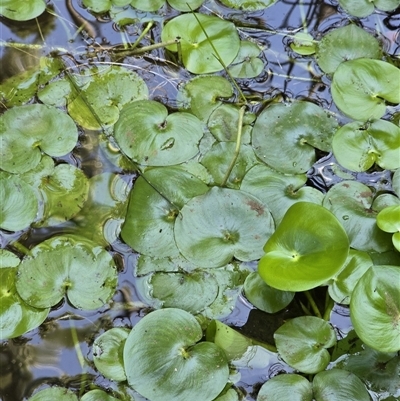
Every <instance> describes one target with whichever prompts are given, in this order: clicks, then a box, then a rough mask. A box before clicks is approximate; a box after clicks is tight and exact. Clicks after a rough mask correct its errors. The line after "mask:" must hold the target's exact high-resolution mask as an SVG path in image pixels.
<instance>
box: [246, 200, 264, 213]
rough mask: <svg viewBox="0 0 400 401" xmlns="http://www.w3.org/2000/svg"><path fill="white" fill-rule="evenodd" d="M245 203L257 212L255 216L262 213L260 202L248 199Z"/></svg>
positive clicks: (262, 208)
mask: <svg viewBox="0 0 400 401" xmlns="http://www.w3.org/2000/svg"><path fill="white" fill-rule="evenodd" d="M246 203H247V204H248V205H249V206H250V209H251V210H254V211H256V212H257V216H261V215H263V214H264V206H263V205H262V204H261V203H259V202H257V201H254V200H248V201H247V202H246Z"/></svg>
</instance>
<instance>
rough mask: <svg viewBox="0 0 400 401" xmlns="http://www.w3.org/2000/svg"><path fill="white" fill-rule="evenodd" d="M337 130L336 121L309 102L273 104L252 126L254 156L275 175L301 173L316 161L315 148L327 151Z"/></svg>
mask: <svg viewBox="0 0 400 401" xmlns="http://www.w3.org/2000/svg"><path fill="white" fill-rule="evenodd" d="M266 127H268V129H266ZM336 127H337V122H336V120H335V119H334V118H332V117H330V116H329V115H328V114H327V113H326V112H325V110H324V109H322V108H321V107H319V106H317V105H315V104H313V103H311V102H306V101H296V102H293V103H291V104H288V105H286V104H282V103H275V104H272V105H271V106H269V107H268V108H266V109H264V110H263V111H262V112H261V114H260V115H259V116H258V118H257V120H256V122H255V124H254V128H253V134H252V135H253V147H254V152H255V153H256V155H257V156H258V157H259V158H260V159H261V160H262V161H263V162H264V163H266V164H268V165H269V166H271V167H273V168H274V169H276V170H278V171H281V172H283V173H289V174H299V173H304V172H306V171H307V170H308V169H309V168H310V167H311V166H312V164H313V163H314V162H315V160H316V157H315V148H317V149H320V150H323V151H326V152H329V151H330V149H331V137H332V136H333V133H334V132H335V130H336Z"/></svg>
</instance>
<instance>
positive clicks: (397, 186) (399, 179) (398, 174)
mask: <svg viewBox="0 0 400 401" xmlns="http://www.w3.org/2000/svg"><path fill="white" fill-rule="evenodd" d="M392 186H393V190H394V192H395V193H396V195H397V196H398V197H400V168H398V169H396V171H395V172H394V174H393V177H392Z"/></svg>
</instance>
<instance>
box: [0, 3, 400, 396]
mask: <svg viewBox="0 0 400 401" xmlns="http://www.w3.org/2000/svg"><path fill="white" fill-rule="evenodd" d="M49 3H50V4H49V8H50V9H51V10H52V11H51V13H45V14H44V15H42V16H41V17H40V18H38V24H36V22H34V21H29V22H23V23H17V22H13V21H9V20H6V19H4V18H2V19H0V23H1V38H2V40H3V41H15V42H23V43H30V44H40V45H42V44H43V43H44V42H43V39H44V40H45V44H46V46H45V47H44V48H43V49H39V50H35V51H31V50H29V51H28V50H23V51H21V50H17V49H13V48H10V47H0V57H1V59H0V60H1V71H0V79H1V80H4V79H6V78H8V77H10V76H13V75H14V74H16V73H18V72H21V71H24V70H26V69H28V68H29V67H30V66H31V65H33V64H34V63H36V62H37V57H38V56H40V55H43V54H48V53H49V49H52V50H53V51H58V50H56V48H60V47H62V48H64V49H65V50H66V52H65V55H64V60H66V61H67V62H68V63H69V65H73V66H77V67H84V66H86V65H87V64H88V62H91V63H92V62H97V63H109V62H111V61H114V60H113V57H112V56H111V54H110V52H109V48H110V46H113V45H116V44H119V43H121V32H120V31H119V30H118V27H116V26H115V25H114V24H113V22H112V21H108V20H107V19H106V18H103V19H101V18H98V19H96V18H95V17H93V16H92V15H91V14H89V13H87V12H86V11H85V10H84V9H83V8H81V7H80V5H79V3H78V2H77V1H72V5H73V7H74V8H75V9H76V10H77V11H78V12H79V14H81V15H82V17H83V18H86V19H87V20H88V21H89V22H90V24H91V26H92V29H93V30H95V32H96V38H95V39H92V38H90V37H87V36H86V37H85V36H84V35H82V34H79V35H77V36H74V31H75V29H74V28H73V25H72V22H73V19H72V16H71V14H70V13H69V12H68V10H67V8H66V5H65V2H64V1H53V2H49ZM201 11H203V12H205V13H210V12H212V13H215V14H217V15H222V16H224V18H225V19H230V20H232V21H234V22H235V23H236V25H237V26H238V27H239V33H240V35H241V37H242V38H245V37H250V38H253V39H255V40H256V41H257V43H258V44H260V45H262V46H263V47H264V49H265V50H264V51H263V54H262V59H263V60H264V62H265V72H264V73H262V74H261V75H260V76H259V77H257V78H255V79H247V80H238V82H239V84H240V86H241V87H242V89H243V90H244V91H245V93H246V94H252V95H254V96H256V97H257V98H258V99H260V100H265V101H268V100H270V99H273V98H275V97H276V96H282V97H284V98H295V99H308V100H312V101H313V102H315V103H317V104H319V105H321V106H324V107H328V108H329V109H330V110H331V111H332V112H336V108H335V106H334V105H333V104H332V99H331V97H330V93H329V86H328V85H327V83H328V82H325V80H326V78H325V77H322V78H320V71H319V69H318V66H317V65H316V64H315V62H314V61H313V57H309V58H304V57H301V56H299V55H297V54H295V53H294V52H292V51H291V50H290V48H289V46H288V42H289V40H288V37H287V36H285V34H286V33H292V34H293V33H295V32H297V31H298V30H300V29H299V28H300V27H302V26H303V24H305V25H306V26H307V27H308V30H309V32H310V33H311V34H313V35H314V36H315V37H316V38H319V37H321V36H322V35H323V34H324V32H326V31H327V30H328V29H331V28H332V27H339V26H342V25H344V24H346V23H347V22H348V16H347V15H345V14H344V13H341V12H340V10H338V6H337V3H336V2H335V1H326V2H323V1H317V0H313V1H304V2H298V1H286V0H285V1H278V2H277V3H276V4H275V5H273V6H271V7H270V8H268V9H266V10H264V11H259V12H254V13H248V14H244V13H242V12H239V11H233V10H231V9H228V8H225V7H224V6H222V5H221V4H219V3H218V2H217V1H205V3H204V5H203V7H202V8H201ZM53 13H55V14H57V15H58V17H57V16H54V15H52V14H53ZM176 14H177V12H176V11H174V10H172V9H171V8H169V7H165V8H163V10H162V12H160V13H159V21H165V20H168V19H170V18H172V17H173V16H174V15H176ZM141 16H143V17H144V16H146V13H141ZM61 17H62V18H61ZM359 23H360V25H361V26H363V27H364V28H365V29H366V30H367V31H369V32H373V33H374V34H375V35H377V36H378V37H379V38H380V39H381V40H382V42H383V46H384V49H385V50H386V51H387V52H388V53H389V54H391V55H393V56H395V55H398V54H399V49H400V34H399V31H398V28H399V27H400V13H393V14H388V13H382V12H377V13H375V14H373V15H372V16H370V17H368V18H366V19H363V20H362V21H359ZM38 26H40V30H39V29H38ZM142 29H143V25H141V24H137V25H134V26H131V27H128V32H127V34H128V38H129V40H130V41H131V42H134V41H135V40H136V39H137V37H138V35H139V34H140V32H141V31H142ZM277 32H279V33H280V34H278V33H277ZM42 35H43V37H42ZM152 40H153V41H155V42H158V41H160V25H159V24H155V26H154V28H152V29H151V30H150V32H149V35H148V36H147V37H146V38H145V39H144V40H143V42H142V43H143V44H150V43H151V41H152ZM88 53H89V54H90V57H88ZM123 62H124V63H125V64H128V65H129V66H130V67H131V68H132V69H133V70H134V71H136V72H137V73H138V74H139V75H140V76H141V77H142V78H143V79H144V80H145V81H146V83H147V85H148V87H149V91H150V98H152V99H155V100H158V101H161V102H162V103H164V104H165V105H166V106H167V107H169V108H170V109H174V108H176V100H175V99H176V93H177V88H178V87H179V85H180V84H181V83H182V82H185V81H186V80H188V79H189V78H190V77H191V74H189V73H188V72H186V71H185V70H184V69H182V68H180V67H179V66H177V65H176V64H175V63H174V61H173V59H172V58H171V55H169V54H167V53H166V52H164V50H162V49H159V50H156V51H152V52H151V54H150V55H146V56H142V57H135V58H133V57H130V58H127V59H125V60H123ZM258 104H260V103H258ZM258 104H255V105H254V111H255V112H258V111H260V106H259V105H258ZM394 111H395V110H393V111H391V113H394ZM386 117H390V112H389V113H388V115H386ZM340 122H341V123H345V122H346V119H344V118H343V119H342V120H341V121H340ZM318 158H319V160H318V162H317V163H315V165H314V166H313V168H312V169H311V170H310V171H309V172H308V174H307V176H308V183H307V184H308V185H311V186H314V187H316V188H318V189H319V190H321V191H322V192H325V191H326V190H328V189H329V188H330V187H331V186H332V185H334V184H335V183H337V182H339V181H341V180H342V178H340V177H341V176H343V173H347V174H350V175H351V176H352V178H353V179H355V180H357V181H360V182H362V183H364V184H366V185H368V186H369V187H371V188H374V189H375V190H376V191H390V190H391V175H390V172H388V171H371V172H367V173H358V174H356V173H350V172H346V171H345V170H344V169H343V168H342V167H340V166H339V165H338V164H337V163H336V161H335V159H334V157H333V156H332V155H328V154H324V153H319V154H318ZM59 161H60V162H61V161H63V162H67V163H70V164H73V165H76V166H77V167H80V168H82V169H83V171H84V172H85V173H86V174H87V176H88V177H91V176H94V175H96V174H99V173H101V172H105V171H108V172H114V173H118V174H121V175H122V176H123V177H124V180H125V181H126V183H127V184H128V185H131V184H132V182H133V181H134V179H135V177H136V176H135V175H134V173H133V171H126V170H122V169H121V168H118V167H116V166H115V165H114V164H113V163H111V162H110V161H109V160H108V159H107V157H106V156H105V154H104V152H102V148H101V141H100V139H99V137H98V135H97V134H96V133H93V132H83V131H82V132H81V133H80V138H79V144H78V146H77V148H76V149H75V150H74V151H73V152H72V154H70V155H68V156H66V157H64V158H62V159H60V160H59ZM338 171H339V172H341V174H339V175H338ZM68 230H72V231H73V230H74V226H73V224H66V225H65V226H61V227H51V228H45V229H30V230H27V231H26V232H18V233H7V232H4V231H0V246H1V247H2V248H7V247H11V243H12V242H13V241H14V240H17V239H18V240H19V242H20V243H22V244H24V245H25V246H27V247H32V246H34V245H35V244H37V243H39V242H41V241H43V240H44V239H46V238H49V237H51V236H53V235H56V234H60V233H63V232H65V231H68ZM11 249H12V247H11ZM109 250H110V251H111V252H112V254H113V255H114V257H115V260H116V261H117V264H118V266H119V268H120V275H119V285H118V289H117V292H116V294H115V296H114V297H113V299H112V302H110V303H109V304H108V305H105V306H104V307H103V308H102V309H101V310H97V311H94V312H85V311H78V310H76V309H75V308H73V307H72V306H71V305H69V304H68V303H67V302H63V303H61V304H60V305H58V306H56V307H54V308H53V309H52V311H51V312H50V315H49V317H48V319H47V320H46V322H45V323H44V324H43V325H42V326H41V327H40V328H38V329H35V330H33V331H31V332H29V333H27V334H26V335H24V336H22V337H20V338H17V339H13V340H9V341H4V342H2V343H1V344H0V400H1V401H22V400H26V399H27V398H28V397H29V396H30V395H31V394H32V392H33V391H34V390H35V389H37V388H38V387H40V386H42V385H44V384H58V385H62V386H66V387H69V388H71V389H76V390H78V391H81V390H82V389H85V388H86V389H88V388H89V386H90V385H91V384H93V383H95V384H98V385H100V386H102V387H104V388H115V387H114V386H115V384H113V383H110V382H108V381H107V380H104V378H103V377H102V376H100V375H99V374H98V373H97V372H96V371H95V370H94V369H92V368H87V367H85V368H82V367H81V365H80V363H79V359H78V356H77V355H78V354H77V351H76V349H75V348H74V347H75V346H74V341H73V338H72V332H73V329H75V330H76V334H77V337H78V339H79V342H80V343H79V344H80V349H81V352H82V354H83V356H84V357H85V358H86V359H88V360H89V361H90V360H92V355H91V351H90V346H91V344H92V343H93V340H94V338H95V337H96V336H98V335H99V334H101V333H102V332H103V331H104V330H106V329H107V328H111V327H115V326H118V327H132V326H133V325H134V324H135V323H137V322H138V321H139V319H140V318H141V317H142V316H144V314H145V313H146V311H147V309H146V305H143V304H142V302H141V300H140V296H139V294H138V293H137V290H136V287H135V282H134V277H133V270H134V267H135V264H136V260H137V255H136V254H134V253H133V252H132V250H130V248H129V247H127V246H126V245H125V244H123V243H122V242H121V241H120V240H119V239H117V240H116V241H115V242H113V243H112V244H111V245H110V247H109ZM297 313H298V310H297V309H296V304H295V303H293V304H292V305H290V306H289V307H288V308H287V310H284V311H282V312H280V313H278V314H275V315H268V314H266V313H264V312H260V311H258V310H255V309H253V307H252V306H251V305H250V304H249V303H248V302H247V301H246V299H245V298H244V297H239V299H238V302H237V305H236V308H235V309H234V310H233V312H232V314H231V315H230V316H228V317H227V318H226V319H225V322H226V323H227V324H230V325H232V326H235V327H237V328H238V329H239V330H240V331H242V332H243V333H245V334H248V335H251V336H254V337H256V338H259V339H260V340H264V341H267V342H268V341H271V337H272V334H273V331H274V330H275V328H274V325H279V324H281V323H282V321H283V320H284V319H287V318H290V317H293V316H296V314H297ZM266 322H268V323H266ZM331 322H332V324H333V325H334V326H335V327H336V328H337V330H338V333H339V334H340V332H343V333H346V332H347V331H348V330H349V328H350V320H349V317H348V311H347V309H346V308H343V307H340V306H336V307H335V308H334V311H333V313H332V317H331ZM71 328H72V329H71ZM282 370H285V367H284V364H283V363H280V361H279V360H273V361H270V363H269V364H268V365H267V366H266V367H262V368H252V369H242V370H241V379H240V380H239V382H238V385H237V386H238V389H239V390H240V391H241V392H242V393H243V395H244V397H245V399H246V400H254V399H255V398H256V394H257V391H258V389H259V387H260V385H261V384H262V383H264V382H265V381H266V380H267V379H268V378H270V377H273V376H275V375H276V374H278V373H279V372H281V371H282ZM374 397H375V399H378V398H377V396H375V395H374ZM137 399H138V400H139V399H141V398H140V397H137Z"/></svg>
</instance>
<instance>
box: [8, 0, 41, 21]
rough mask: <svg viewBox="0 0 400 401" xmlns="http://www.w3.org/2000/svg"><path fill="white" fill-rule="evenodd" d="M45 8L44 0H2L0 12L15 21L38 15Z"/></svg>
mask: <svg viewBox="0 0 400 401" xmlns="http://www.w3.org/2000/svg"><path fill="white" fill-rule="evenodd" d="M45 9H46V2H45V1H44V0H29V1H26V0H2V2H1V5H0V14H1V15H2V16H4V17H6V18H9V19H12V20H15V21H27V20H30V19H33V18H36V17H38V16H39V15H40V14H42V13H43V12H44V10H45Z"/></svg>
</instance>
